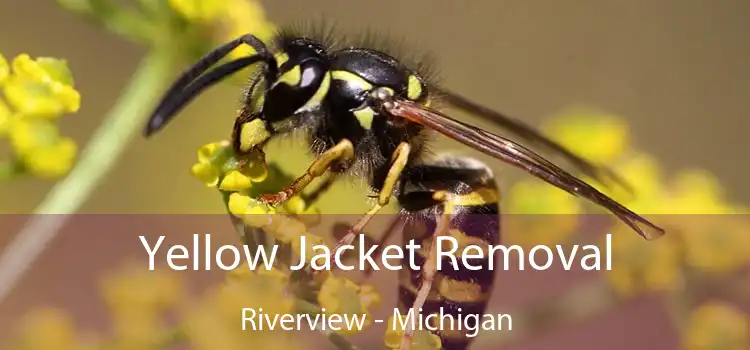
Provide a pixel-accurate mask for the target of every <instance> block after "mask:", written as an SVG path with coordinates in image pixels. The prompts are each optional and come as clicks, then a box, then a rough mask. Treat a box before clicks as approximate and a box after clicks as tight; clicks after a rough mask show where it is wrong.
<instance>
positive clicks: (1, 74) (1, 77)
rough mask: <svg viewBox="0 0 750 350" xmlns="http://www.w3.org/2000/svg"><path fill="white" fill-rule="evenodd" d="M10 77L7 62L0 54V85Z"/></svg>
mask: <svg viewBox="0 0 750 350" xmlns="http://www.w3.org/2000/svg"><path fill="white" fill-rule="evenodd" d="M9 75H10V67H9V66H8V60H6V59H5V56H3V55H2V54H0V85H2V84H3V83H4V82H5V79H6V78H8V76H9Z"/></svg>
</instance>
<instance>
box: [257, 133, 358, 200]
mask: <svg viewBox="0 0 750 350" xmlns="http://www.w3.org/2000/svg"><path fill="white" fill-rule="evenodd" d="M353 158H354V146H353V145H352V143H351V141H349V140H347V139H343V140H341V141H340V142H339V143H337V144H336V145H335V146H333V147H331V148H330V149H328V150H327V151H325V152H323V154H321V155H320V156H318V157H317V158H316V159H315V160H314V161H313V163H312V164H311V165H310V167H309V168H307V171H306V172H305V174H304V175H302V176H300V177H298V178H297V179H296V180H294V182H292V184H291V185H289V186H288V187H286V188H285V189H283V190H281V191H280V192H278V193H272V194H265V195H263V196H261V199H262V200H263V201H265V202H267V203H270V204H273V205H275V204H280V203H282V202H284V201H286V200H287V199H289V198H291V197H294V196H295V195H297V194H299V193H301V192H302V191H303V190H304V189H305V188H307V186H308V185H310V183H311V182H312V181H313V180H315V179H316V178H318V177H321V176H323V174H325V173H326V172H327V171H328V170H329V169H330V168H331V166H333V165H334V164H335V163H338V162H347V161H350V160H352V159H353Z"/></svg>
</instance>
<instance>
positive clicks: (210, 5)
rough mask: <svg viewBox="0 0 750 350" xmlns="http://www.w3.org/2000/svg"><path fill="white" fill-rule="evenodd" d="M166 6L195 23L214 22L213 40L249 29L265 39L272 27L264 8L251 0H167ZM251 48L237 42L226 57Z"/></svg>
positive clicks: (235, 56) (224, 38) (210, 23)
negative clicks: (238, 45)
mask: <svg viewBox="0 0 750 350" xmlns="http://www.w3.org/2000/svg"><path fill="white" fill-rule="evenodd" d="M169 5H170V7H171V8H172V9H173V10H174V11H175V12H176V13H177V14H179V15H180V16H181V17H183V18H184V19H186V20H187V21H189V22H191V23H195V24H199V25H208V26H213V25H218V30H217V31H216V37H215V40H217V41H219V42H226V41H228V40H232V39H234V38H237V37H239V36H241V35H244V34H247V33H252V34H253V35H255V36H257V37H258V38H259V39H261V40H262V41H264V42H266V43H268V42H269V40H270V39H271V38H272V36H273V35H274V33H275V31H276V27H275V26H274V25H273V23H271V22H270V21H268V19H267V18H266V14H265V10H264V9H263V6H262V5H261V4H260V2H259V1H255V0H209V1H205V0H169ZM252 53H253V52H252V49H251V48H249V47H247V46H244V45H243V46H240V47H238V48H237V49H235V50H234V51H232V53H230V55H229V56H230V58H238V57H243V56H247V55H249V54H252Z"/></svg>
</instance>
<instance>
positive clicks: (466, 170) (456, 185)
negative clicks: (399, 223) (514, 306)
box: [399, 158, 500, 350]
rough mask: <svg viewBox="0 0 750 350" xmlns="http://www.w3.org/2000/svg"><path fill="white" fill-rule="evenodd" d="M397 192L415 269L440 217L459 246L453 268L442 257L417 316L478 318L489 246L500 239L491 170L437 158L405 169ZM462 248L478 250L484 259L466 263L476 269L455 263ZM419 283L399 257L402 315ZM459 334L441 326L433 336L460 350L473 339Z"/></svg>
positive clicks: (487, 290) (489, 278)
mask: <svg viewBox="0 0 750 350" xmlns="http://www.w3.org/2000/svg"><path fill="white" fill-rule="evenodd" d="M402 188H403V191H402V193H400V196H399V203H400V204H401V206H402V208H404V210H403V211H402V215H404V216H406V222H407V224H406V225H405V228H404V233H403V235H404V238H403V239H404V244H406V243H408V242H409V241H410V240H412V239H413V240H415V243H417V244H419V245H420V249H419V250H418V251H417V254H416V256H415V259H414V262H415V264H416V265H417V266H419V267H420V268H421V267H422V266H423V265H424V264H425V261H426V260H427V259H428V255H429V252H430V250H431V245H432V242H433V235H434V233H435V230H436V228H437V225H438V221H439V220H440V216H441V214H443V213H446V212H448V211H450V212H452V213H453V218H452V220H451V227H450V230H449V231H448V232H447V234H444V235H448V236H450V237H453V238H454V239H455V240H456V241H457V242H458V244H459V248H458V250H457V258H458V262H459V266H458V269H456V268H454V266H453V265H452V263H451V260H450V259H449V258H447V257H444V258H443V261H442V266H441V270H440V271H438V272H437V274H436V275H435V279H434V281H433V284H432V289H431V291H430V293H429V295H428V297H427V300H426V301H425V303H424V306H423V307H422V313H421V316H422V317H425V316H427V315H430V314H436V313H439V312H440V310H441V308H442V312H443V314H444V315H452V316H453V317H455V318H456V319H458V316H459V314H462V315H464V316H465V315H468V314H477V315H482V314H483V313H484V312H485V310H486V308H487V304H488V301H489V298H490V295H491V292H492V287H493V284H494V271H493V269H491V268H489V266H488V264H489V259H488V258H487V256H488V254H489V245H496V244H498V243H499V240H500V217H499V213H500V209H499V204H498V202H499V197H500V194H499V191H498V189H497V187H496V186H495V183H494V180H493V178H492V174H491V172H490V171H489V170H487V169H486V168H484V167H483V166H480V164H479V163H478V162H476V161H473V160H469V159H466V158H443V159H442V160H439V161H438V162H435V163H431V164H428V165H422V166H418V167H416V168H415V169H413V170H410V171H409V173H407V174H405V176H404V182H403V183H402ZM441 198H442V199H441ZM468 245H475V246H477V247H479V248H481V249H482V250H483V251H484V258H481V259H467V260H468V262H469V263H470V264H471V265H472V266H482V267H483V268H482V269H479V270H469V269H466V268H464V267H463V266H462V265H460V264H461V261H462V260H461V255H460V252H461V251H463V248H464V247H465V246H468ZM473 253H476V251H474V252H473ZM421 284H422V273H421V270H416V271H414V270H411V269H410V268H409V262H408V261H406V259H405V261H404V262H403V268H402V270H401V274H400V278H399V308H400V309H401V311H402V313H404V314H405V313H406V312H408V311H409V309H411V307H412V305H413V304H414V302H415V299H416V297H417V293H418V290H419V287H420V285H421ZM479 319H481V317H480V318H479ZM432 320H433V321H439V320H438V319H437V318H432ZM446 324H448V325H449V323H446ZM446 324H443V325H446ZM469 326H470V327H472V328H473V327H476V326H478V325H472V324H470V325H469ZM464 332H466V329H465V328H464V329H463V331H459V330H457V329H456V330H453V329H450V328H448V329H446V328H443V329H442V330H441V331H439V332H436V334H437V335H438V336H440V338H441V339H442V343H443V349H450V350H457V349H466V348H467V347H468V346H469V344H470V342H471V340H472V339H473V338H469V337H466V335H465V333H464Z"/></svg>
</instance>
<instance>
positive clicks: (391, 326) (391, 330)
mask: <svg viewBox="0 0 750 350" xmlns="http://www.w3.org/2000/svg"><path fill="white" fill-rule="evenodd" d="M400 317H401V320H400V322H398V323H397V322H396V319H395V318H393V316H391V317H390V318H389V319H388V328H386V330H385V339H384V340H385V346H387V347H388V348H389V349H400V348H401V339H402V338H403V336H404V331H405V330H404V327H402V326H401V325H402V324H404V323H407V322H406V320H407V317H406V315H400ZM411 344H412V345H411V348H412V349H414V350H437V349H441V348H442V347H443V345H442V342H441V340H440V337H438V336H437V335H435V334H433V333H430V332H429V331H426V330H416V331H415V332H414V336H413V338H412V343H411Z"/></svg>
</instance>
